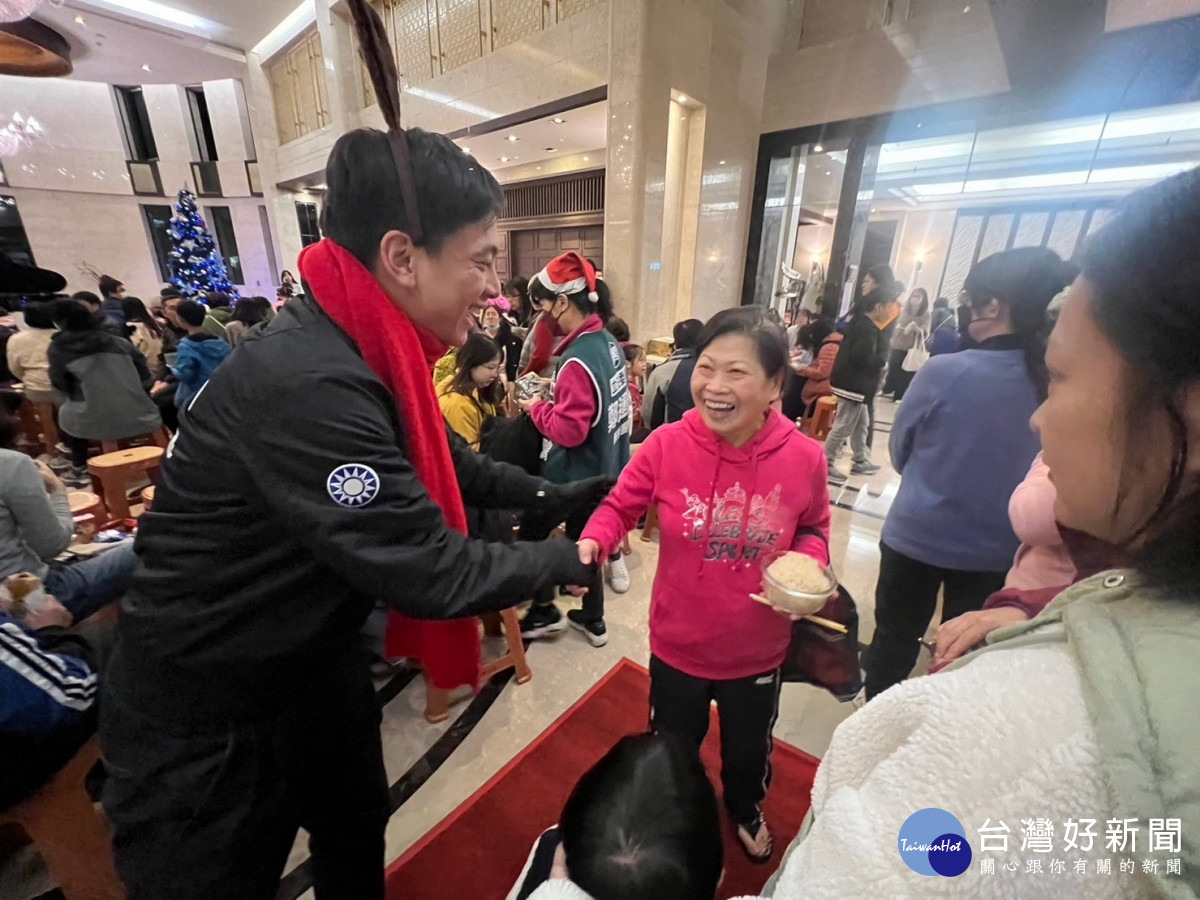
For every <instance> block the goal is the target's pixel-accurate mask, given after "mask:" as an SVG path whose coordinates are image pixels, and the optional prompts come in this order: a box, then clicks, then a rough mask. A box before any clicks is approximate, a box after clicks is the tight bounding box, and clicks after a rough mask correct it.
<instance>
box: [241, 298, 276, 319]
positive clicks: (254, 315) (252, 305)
mask: <svg viewBox="0 0 1200 900" xmlns="http://www.w3.org/2000/svg"><path fill="white" fill-rule="evenodd" d="M270 308H271V301H270V300H268V299H267V298H266V297H243V298H242V299H241V300H239V301H238V302H237V306H235V307H234V308H233V319H232V321H234V322H241V323H242V324H243V325H257V324H258V323H259V322H261V321H262V320H263V319H265V318H266V317H267V310H268V309H270Z"/></svg>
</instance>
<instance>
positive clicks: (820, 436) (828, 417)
mask: <svg viewBox="0 0 1200 900" xmlns="http://www.w3.org/2000/svg"><path fill="white" fill-rule="evenodd" d="M836 416H837V397H833V396H829V397H822V398H821V399H820V400H818V401H817V411H816V412H815V413H813V417H812V424H811V426H810V431H809V435H810V436H811V437H812V438H813V439H814V440H817V441H823V440H825V438H827V437H829V432H830V429H832V428H833V420H834V418H835V417H836Z"/></svg>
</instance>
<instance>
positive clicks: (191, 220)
mask: <svg viewBox="0 0 1200 900" xmlns="http://www.w3.org/2000/svg"><path fill="white" fill-rule="evenodd" d="M170 235H171V252H170V254H169V258H170V261H171V284H173V285H175V287H177V288H179V292H180V293H181V294H183V296H185V297H196V296H203V295H204V294H206V293H208V292H209V291H223V292H224V293H226V294H228V295H229V296H230V297H236V296H237V291H235V290H234V288H233V285H231V284H230V283H229V277H228V276H227V275H226V274H225V264H224V263H223V262H222V261H221V254H219V253H218V252H217V247H216V244H215V243H214V242H213V238H212V235H211V234H209V233H208V228H207V226H205V224H204V219H202V218H201V217H200V211H199V209H198V208H197V207H196V195H195V194H193V193H192V192H191V191H189V190H188V189H187V188H184V189H183V190H182V191H180V192H179V202H178V203H176V204H175V215H174V216H172V217H171V227H170Z"/></svg>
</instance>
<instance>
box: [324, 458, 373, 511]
mask: <svg viewBox="0 0 1200 900" xmlns="http://www.w3.org/2000/svg"><path fill="white" fill-rule="evenodd" d="M325 488H326V489H327V490H328V491H329V496H330V497H332V498H333V502H334V503H337V504H339V505H341V506H349V507H350V508H351V509H354V508H356V507H359V506H366V505H367V504H368V503H370V502H371V501H372V500H374V499H375V496H376V495H377V494H378V493H379V476H378V475H377V474H376V473H375V470H374V469H372V468H371V467H370V466H362V465H358V464H356V463H345V464H344V465H340V466H338V467H337V468H336V469H334V470H333V471H332V472H330V473H329V478H328V479H326V481H325Z"/></svg>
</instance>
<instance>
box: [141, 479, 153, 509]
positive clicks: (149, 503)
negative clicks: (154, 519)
mask: <svg viewBox="0 0 1200 900" xmlns="http://www.w3.org/2000/svg"><path fill="white" fill-rule="evenodd" d="M153 506H154V485H150V487H146V488H142V512H150V510H151V508H152V507H153Z"/></svg>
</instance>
